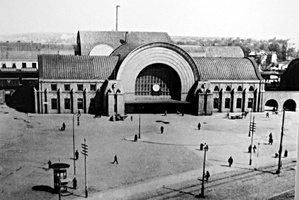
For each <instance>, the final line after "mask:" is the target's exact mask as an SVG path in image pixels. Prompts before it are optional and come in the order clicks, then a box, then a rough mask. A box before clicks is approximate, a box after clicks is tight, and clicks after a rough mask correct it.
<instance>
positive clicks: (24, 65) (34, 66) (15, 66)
mask: <svg viewBox="0 0 299 200" xmlns="http://www.w3.org/2000/svg"><path fill="white" fill-rule="evenodd" d="M31 67H32V68H34V69H36V63H31ZM1 68H3V69H5V68H7V66H6V63H2V64H1ZM11 68H17V65H16V63H12V66H11ZM22 68H23V69H25V68H27V63H22Z"/></svg>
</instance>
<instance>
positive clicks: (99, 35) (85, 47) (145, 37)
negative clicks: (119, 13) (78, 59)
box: [77, 31, 171, 55]
mask: <svg viewBox="0 0 299 200" xmlns="http://www.w3.org/2000/svg"><path fill="white" fill-rule="evenodd" d="M121 40H122V41H126V43H129V44H133V45H134V46H139V45H142V44H146V43H151V42H171V38H170V37H169V35H168V34H167V33H165V32H126V31H79V32H78V35H77V43H78V46H79V47H80V49H81V55H88V54H89V53H90V51H91V50H92V49H93V48H94V47H95V46H96V45H99V44H106V45H108V46H110V47H112V48H113V49H116V48H117V47H119V46H120V45H121V44H122V43H121Z"/></svg>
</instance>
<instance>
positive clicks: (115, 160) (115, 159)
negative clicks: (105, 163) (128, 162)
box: [112, 155, 118, 164]
mask: <svg viewBox="0 0 299 200" xmlns="http://www.w3.org/2000/svg"><path fill="white" fill-rule="evenodd" d="M114 163H116V164H118V160H117V155H115V156H114V161H113V162H112V164H114Z"/></svg>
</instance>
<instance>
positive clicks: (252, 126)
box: [249, 117, 256, 165]
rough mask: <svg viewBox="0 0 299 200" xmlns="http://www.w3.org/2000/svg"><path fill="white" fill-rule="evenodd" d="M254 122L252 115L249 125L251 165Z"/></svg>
mask: <svg viewBox="0 0 299 200" xmlns="http://www.w3.org/2000/svg"><path fill="white" fill-rule="evenodd" d="M255 126H256V125H255V123H254V117H253V121H252V123H251V125H250V130H251V144H250V158H249V165H251V163H252V159H251V157H252V143H253V133H254V132H255Z"/></svg>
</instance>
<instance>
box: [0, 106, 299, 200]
mask: <svg viewBox="0 0 299 200" xmlns="http://www.w3.org/2000/svg"><path fill="white" fill-rule="evenodd" d="M0 107H1V111H0V127H1V129H0V141H1V143H0V150H1V154H0V199H12V200H13V199H18V200H19V199H45V200H47V199H57V194H54V193H53V171H52V170H49V169H48V166H47V162H48V161H49V160H51V161H52V163H55V162H64V163H68V164H70V168H69V169H68V178H70V179H72V178H73V177H74V161H73V159H72V157H73V139H72V138H73V129H72V125H73V124H72V119H73V115H72V114H69V115H50V114H49V115H39V114H30V113H29V115H27V114H25V113H19V112H17V111H15V110H13V109H10V108H8V107H7V106H5V105H1V106H0ZM131 116H132V117H133V120H132V121H131V120H130V117H131ZM140 116H141V125H140V127H141V140H139V141H138V142H133V138H134V135H135V134H138V127H139V115H138V114H135V115H130V116H129V117H128V118H127V119H126V120H125V121H119V122H110V121H109V120H108V119H109V118H108V117H101V118H94V116H92V115H85V114H82V115H81V117H80V126H77V125H76V124H75V125H74V133H75V134H74V135H75V146H76V149H78V150H79V151H81V150H80V149H81V143H82V142H83V140H84V138H86V140H87V144H88V145H89V156H88V158H87V166H88V168H87V172H88V176H87V178H88V185H87V186H88V192H89V199H126V198H127V199H130V196H132V195H135V194H136V193H137V194H138V193H143V192H149V191H154V190H156V189H159V188H161V187H163V185H171V184H176V183H180V182H184V181H189V180H196V179H197V178H198V177H199V176H201V174H202V164H203V151H199V144H200V143H207V144H208V145H209V151H208V152H207V162H206V169H207V170H209V171H210V173H211V174H212V175H213V176H215V175H216V174H221V173H228V172H234V171H236V170H238V169H242V168H245V169H253V168H259V167H260V166H262V165H265V164H271V163H274V164H275V163H277V159H276V158H274V153H275V152H277V151H278V148H279V140H280V133H281V121H282V114H281V113H279V114H278V115H270V118H266V116H265V113H254V116H255V122H256V124H257V128H256V133H255V134H254V139H253V142H254V144H255V145H256V146H257V147H258V149H257V152H256V153H254V154H252V165H249V164H248V162H249V153H247V148H248V146H249V144H250V141H251V138H250V137H248V128H249V120H250V116H247V118H246V119H237V120H230V119H227V118H225V114H223V113H216V114H214V115H213V116H191V115H185V116H184V117H182V116H179V115H176V114H168V115H167V116H162V115H161V114H142V115H140ZM297 119H298V113H296V112H286V120H285V130H284V133H285V134H284V140H283V147H284V149H287V150H288V151H289V156H288V158H296V152H295V151H296V146H297V132H298V129H297V127H298V120H297ZM63 122H65V124H66V130H65V131H60V130H59V129H60V127H61V124H62V123H63ZM198 122H200V123H201V124H202V126H201V130H198V129H197V124H198ZM161 126H164V133H163V134H161V133H160V127H161ZM270 132H272V134H273V138H274V143H273V145H268V135H269V133H270ZM116 154H117V156H118V160H119V164H118V165H116V164H111V162H112V161H113V157H114V155H116ZM229 156H233V158H234V164H233V167H231V168H229V167H227V165H228V164H227V159H228V157H229ZM284 160H285V158H283V162H284ZM76 178H77V180H78V189H77V190H72V189H71V188H69V193H67V194H64V196H63V199H76V198H78V199H82V197H84V159H83V156H82V154H80V156H79V160H78V161H76ZM70 187H71V185H70Z"/></svg>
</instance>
